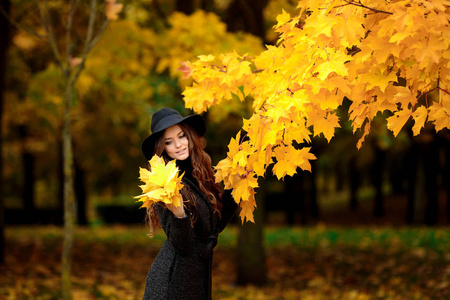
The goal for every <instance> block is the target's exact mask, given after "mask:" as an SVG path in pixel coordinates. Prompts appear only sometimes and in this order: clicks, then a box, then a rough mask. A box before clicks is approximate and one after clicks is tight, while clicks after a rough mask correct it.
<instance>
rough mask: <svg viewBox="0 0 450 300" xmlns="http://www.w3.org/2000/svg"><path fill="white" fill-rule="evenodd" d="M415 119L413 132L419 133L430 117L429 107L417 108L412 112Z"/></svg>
mask: <svg viewBox="0 0 450 300" xmlns="http://www.w3.org/2000/svg"><path fill="white" fill-rule="evenodd" d="M412 116H413V119H414V126H413V128H412V130H413V134H414V135H418V134H419V133H420V130H421V129H422V128H423V127H424V125H425V121H426V120H427V117H428V109H427V108H426V107H424V106H420V107H419V108H417V109H416V110H415V111H414V113H413V114H412Z"/></svg>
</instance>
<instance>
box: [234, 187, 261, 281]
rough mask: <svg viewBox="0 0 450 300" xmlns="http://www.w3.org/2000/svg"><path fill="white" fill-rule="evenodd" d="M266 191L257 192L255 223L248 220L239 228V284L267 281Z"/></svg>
mask: <svg viewBox="0 0 450 300" xmlns="http://www.w3.org/2000/svg"><path fill="white" fill-rule="evenodd" d="M264 194H265V193H264V192H263V191H262V190H261V191H259V192H258V193H257V194H256V197H257V198H258V199H256V203H258V207H257V208H256V210H255V212H254V213H255V214H254V216H255V223H251V222H246V223H244V224H243V225H242V227H241V228H240V230H239V237H238V248H237V250H238V258H237V270H238V274H237V284H239V285H246V284H249V283H250V284H254V285H258V286H262V285H264V284H265V283H266V281H267V270H266V262H265V258H266V256H265V251H264V246H263V239H264V224H263V222H264V220H263V219H264V204H263V201H264V197H265V196H264Z"/></svg>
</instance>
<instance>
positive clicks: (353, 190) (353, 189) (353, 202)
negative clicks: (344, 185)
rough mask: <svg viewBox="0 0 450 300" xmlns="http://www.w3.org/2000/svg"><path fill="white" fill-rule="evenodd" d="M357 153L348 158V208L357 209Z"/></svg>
mask: <svg viewBox="0 0 450 300" xmlns="http://www.w3.org/2000/svg"><path fill="white" fill-rule="evenodd" d="M356 155H357V154H355V155H353V156H352V157H351V158H350V162H349V164H350V170H349V173H350V174H349V175H350V210H351V211H356V210H357V209H358V187H359V175H360V174H359V171H358V168H357V157H356Z"/></svg>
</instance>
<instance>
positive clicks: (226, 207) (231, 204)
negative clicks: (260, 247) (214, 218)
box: [217, 190, 239, 232]
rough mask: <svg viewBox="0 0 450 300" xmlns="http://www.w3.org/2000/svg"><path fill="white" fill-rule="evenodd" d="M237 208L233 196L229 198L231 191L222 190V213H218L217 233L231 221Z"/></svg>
mask: <svg viewBox="0 0 450 300" xmlns="http://www.w3.org/2000/svg"><path fill="white" fill-rule="evenodd" d="M238 207H239V206H238V204H237V203H236V202H235V201H234V199H233V196H231V190H224V191H223V195H222V211H221V213H220V220H219V222H218V223H217V229H218V230H219V232H222V231H223V230H224V229H225V226H227V224H228V223H229V222H230V221H231V219H233V216H234V214H235V213H236V210H237V209H238Z"/></svg>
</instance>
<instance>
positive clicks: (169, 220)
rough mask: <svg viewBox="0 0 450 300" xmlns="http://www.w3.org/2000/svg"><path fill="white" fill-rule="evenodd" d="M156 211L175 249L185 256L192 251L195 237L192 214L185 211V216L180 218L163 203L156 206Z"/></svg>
mask: <svg viewBox="0 0 450 300" xmlns="http://www.w3.org/2000/svg"><path fill="white" fill-rule="evenodd" d="M183 211H184V209H183ZM156 213H157V214H158V216H159V221H160V223H161V226H162V228H163V229H164V232H165V233H166V236H167V240H168V241H169V242H170V243H171V244H172V245H173V246H174V248H175V250H176V251H177V252H178V253H179V254H181V255H183V256H186V255H189V254H190V253H192V251H193V248H194V238H193V232H192V226H191V216H190V214H189V213H186V212H185V215H184V217H182V218H178V217H176V216H175V215H174V214H173V213H172V212H171V211H170V210H169V209H168V208H166V207H163V206H161V205H157V206H156Z"/></svg>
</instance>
